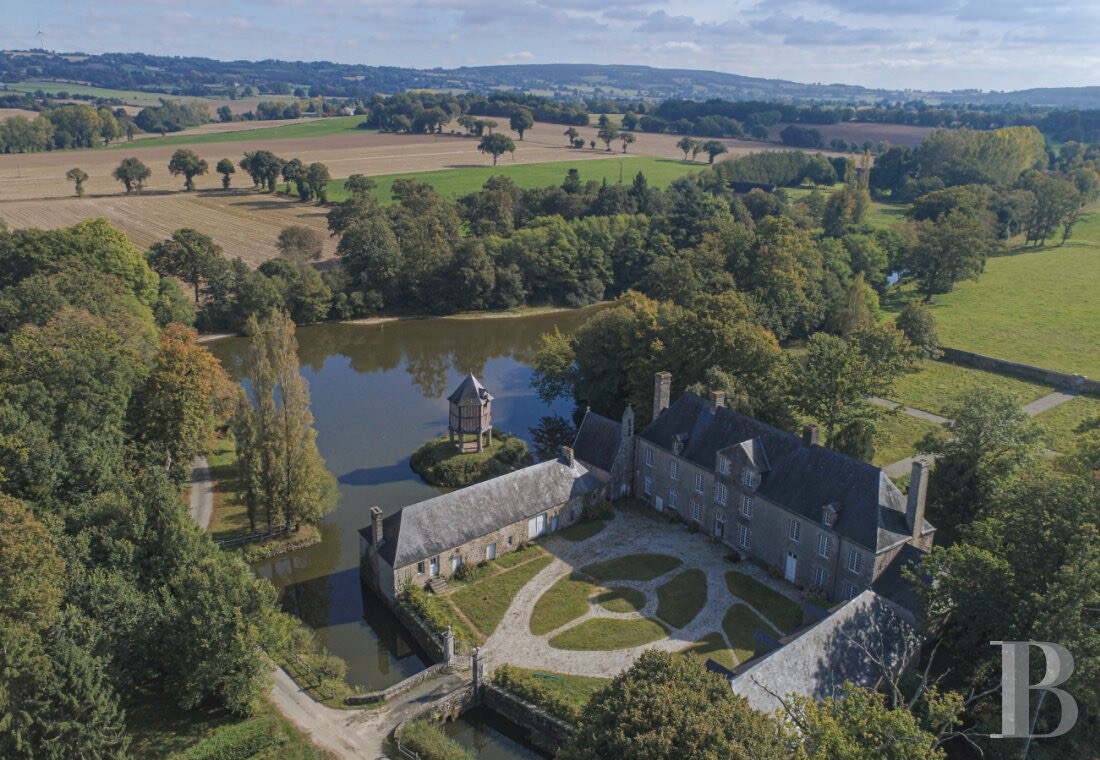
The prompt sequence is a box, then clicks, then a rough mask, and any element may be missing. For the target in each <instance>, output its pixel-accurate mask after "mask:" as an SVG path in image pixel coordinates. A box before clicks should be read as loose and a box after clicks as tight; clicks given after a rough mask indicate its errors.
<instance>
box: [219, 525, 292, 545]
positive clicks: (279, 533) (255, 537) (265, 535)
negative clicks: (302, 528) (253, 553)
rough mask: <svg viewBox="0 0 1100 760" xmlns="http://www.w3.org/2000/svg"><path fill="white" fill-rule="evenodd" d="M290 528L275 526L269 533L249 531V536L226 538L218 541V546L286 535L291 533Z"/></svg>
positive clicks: (248, 542)
mask: <svg viewBox="0 0 1100 760" xmlns="http://www.w3.org/2000/svg"><path fill="white" fill-rule="evenodd" d="M290 532H291V530H290V528H287V527H283V528H275V529H274V530H269V531H268V532H267V533H249V534H248V535H247V536H237V537H235V538H225V539H222V540H221V541H218V542H217V543H218V546H219V547H221V548H222V549H229V548H232V547H234V546H242V545H243V544H250V543H252V542H253V541H263V540H265V539H268V538H274V537H276V536H285V535H287V534H288V533H290Z"/></svg>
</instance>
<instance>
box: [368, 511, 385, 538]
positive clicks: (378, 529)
mask: <svg viewBox="0 0 1100 760" xmlns="http://www.w3.org/2000/svg"><path fill="white" fill-rule="evenodd" d="M370 524H371V527H372V528H373V529H374V535H373V538H374V545H375V547H379V546H381V545H382V509H381V508H380V507H371V508H370Z"/></svg>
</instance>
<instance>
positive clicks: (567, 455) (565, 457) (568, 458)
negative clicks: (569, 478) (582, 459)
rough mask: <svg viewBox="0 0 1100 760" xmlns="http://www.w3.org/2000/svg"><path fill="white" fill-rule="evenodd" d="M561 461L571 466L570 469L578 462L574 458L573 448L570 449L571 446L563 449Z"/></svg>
mask: <svg viewBox="0 0 1100 760" xmlns="http://www.w3.org/2000/svg"><path fill="white" fill-rule="evenodd" d="M561 460H562V461H563V462H565V463H566V464H567V465H569V466H570V467H572V466H573V463H574V462H575V461H576V459H575V458H574V456H573V449H572V447H570V446H562V447H561Z"/></svg>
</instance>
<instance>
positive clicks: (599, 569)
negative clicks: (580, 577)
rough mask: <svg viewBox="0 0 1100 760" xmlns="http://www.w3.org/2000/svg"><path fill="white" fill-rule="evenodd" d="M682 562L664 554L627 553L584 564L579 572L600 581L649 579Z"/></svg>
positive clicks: (673, 568) (657, 576)
mask: <svg viewBox="0 0 1100 760" xmlns="http://www.w3.org/2000/svg"><path fill="white" fill-rule="evenodd" d="M682 564H683V562H682V561H681V560H679V559H677V558H676V557H669V556H668V555H665V554H648V553H644V552H643V553H641V554H627V555H626V556H623V557H615V558H614V559H609V560H604V561H603V562H595V563H593V564H591V565H585V566H584V567H582V568H581V572H582V573H584V574H585V575H589V576H591V577H593V578H595V579H596V580H597V581H599V582H600V583H609V582H611V581H651V580H653V579H654V578H659V577H660V576H662V575H664V574H665V573H667V572H670V571H672V570H675V569H676V568H678V567H679V566H680V565H682Z"/></svg>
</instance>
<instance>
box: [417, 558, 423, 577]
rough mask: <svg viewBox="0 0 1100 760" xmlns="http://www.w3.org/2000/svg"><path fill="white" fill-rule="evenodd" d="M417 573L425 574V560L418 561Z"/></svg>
mask: <svg viewBox="0 0 1100 760" xmlns="http://www.w3.org/2000/svg"><path fill="white" fill-rule="evenodd" d="M416 574H417V575H423V574H424V563H423V561H421V562H417V563H416Z"/></svg>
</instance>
